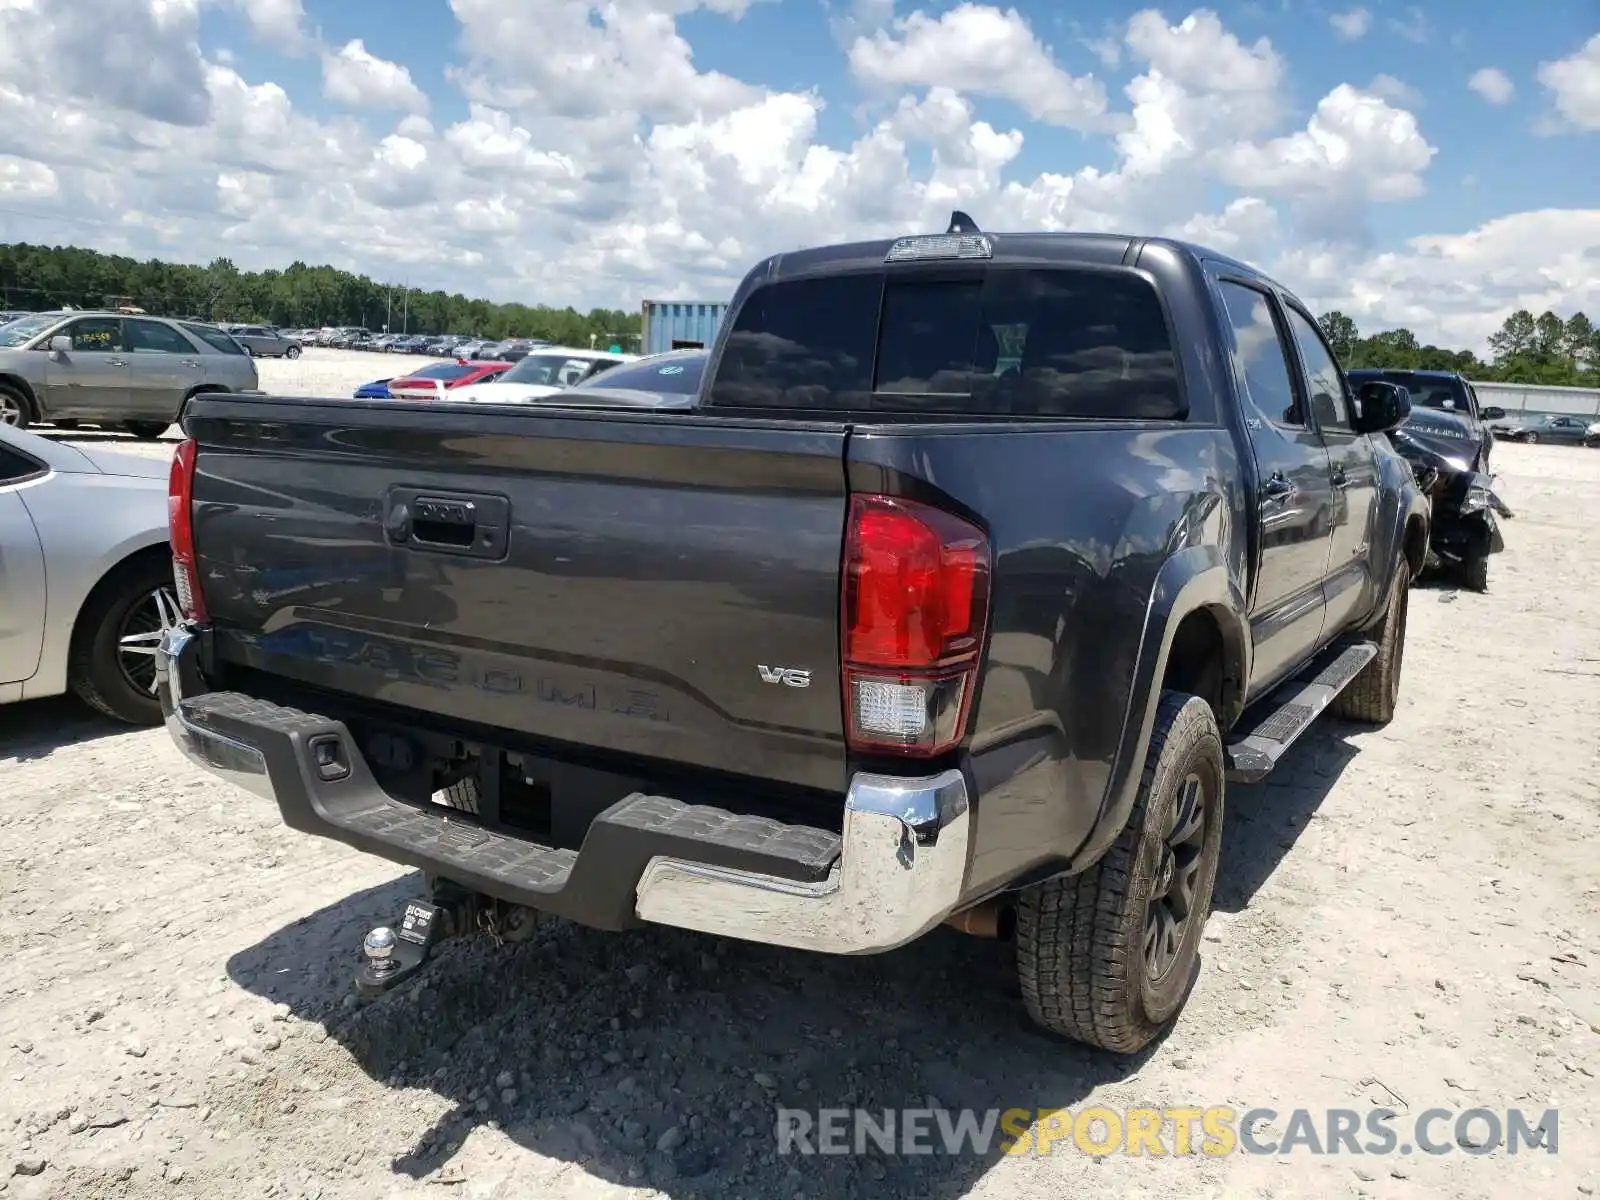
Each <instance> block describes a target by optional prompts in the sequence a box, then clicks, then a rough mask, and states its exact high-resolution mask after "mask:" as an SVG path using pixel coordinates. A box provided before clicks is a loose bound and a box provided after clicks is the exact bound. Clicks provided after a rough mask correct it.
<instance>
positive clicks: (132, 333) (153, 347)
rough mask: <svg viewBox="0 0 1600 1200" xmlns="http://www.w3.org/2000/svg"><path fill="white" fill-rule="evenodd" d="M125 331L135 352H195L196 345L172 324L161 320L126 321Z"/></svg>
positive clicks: (130, 347)
mask: <svg viewBox="0 0 1600 1200" xmlns="http://www.w3.org/2000/svg"><path fill="white" fill-rule="evenodd" d="M123 333H124V336H126V338H127V340H128V349H129V350H132V351H133V352H134V353H135V354H193V353H194V347H193V346H191V345H189V343H188V342H186V341H184V338H183V335H182V334H181V333H179V332H178V331H177V330H176V329H173V328H172V327H171V326H170V325H163V324H161V322H159V321H125V322H123Z"/></svg>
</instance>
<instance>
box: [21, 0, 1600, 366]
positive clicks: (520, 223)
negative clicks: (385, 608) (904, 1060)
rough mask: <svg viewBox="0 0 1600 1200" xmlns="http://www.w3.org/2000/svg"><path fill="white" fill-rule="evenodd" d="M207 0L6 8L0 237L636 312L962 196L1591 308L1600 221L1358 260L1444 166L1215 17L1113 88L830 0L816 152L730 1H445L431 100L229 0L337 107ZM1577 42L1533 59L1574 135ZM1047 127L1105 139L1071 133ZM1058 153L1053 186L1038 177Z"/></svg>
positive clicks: (1362, 276) (1418, 293)
mask: <svg viewBox="0 0 1600 1200" xmlns="http://www.w3.org/2000/svg"><path fill="white" fill-rule="evenodd" d="M213 2H216V3H234V2H235V0H74V3H73V4H72V5H65V4H57V3H54V2H53V0H0V196H3V197H4V200H3V204H0V238H3V239H7V240H11V239H24V238H26V239H28V240H34V241H39V240H46V241H57V242H79V243H85V244H91V245H94V246H96V247H98V248H101V249H106V250H111V251H116V252H122V253H129V254H133V255H136V256H138V257H141V258H144V257H151V256H161V257H169V258H176V259H180V260H187V261H194V260H200V261H204V260H206V259H208V258H210V257H212V256H213V255H215V254H217V253H227V254H229V255H230V257H233V258H234V259H235V261H236V262H238V263H239V264H240V265H241V266H247V267H262V266H282V265H284V264H285V263H287V262H289V261H293V260H295V259H300V260H303V261H307V262H332V263H334V264H335V265H338V266H342V267H346V268H349V269H354V270H359V271H363V272H367V273H369V274H372V275H374V276H376V277H379V278H385V279H400V278H404V279H406V280H407V281H408V282H410V283H411V284H412V285H413V286H419V285H420V286H424V287H430V288H431V287H444V288H447V289H449V290H452V291H456V290H459V291H463V292H466V293H468V294H472V295H483V296H488V297H492V298H515V299H521V300H529V301H535V302H546V303H553V304H567V303H572V304H574V305H577V306H580V307H589V306H593V305H604V306H606V307H631V306H632V305H634V304H636V303H637V301H638V300H639V299H640V298H642V296H644V295H646V294H654V295H668V296H678V297H706V296H709V297H718V296H726V295H727V294H729V292H730V291H731V290H732V288H733V286H734V285H735V283H736V282H737V280H738V278H739V277H740V276H741V275H742V274H743V273H744V271H745V270H747V269H748V268H749V267H750V266H751V265H752V264H753V263H754V262H756V261H757V260H758V259H759V258H760V257H762V256H763V255H765V254H768V253H772V252H775V251H780V250H784V249H789V248H793V247H798V246H802V245H807V244H815V243H816V242H818V241H824V240H832V239H836V238H844V237H849V238H855V237H869V236H887V235H890V234H893V233H898V232H903V231H906V230H908V229H934V228H942V227H943V223H944V221H945V220H946V218H947V217H948V215H949V212H950V210H951V209H952V208H962V209H964V210H966V211H968V212H970V213H972V214H973V215H974V216H975V217H976V218H977V220H978V221H979V222H980V224H982V225H984V226H985V227H987V228H995V229H1006V228H1010V229H1026V228H1045V229H1062V228H1074V229H1085V230H1100V231H1121V232H1150V233H1168V234H1173V235H1177V236H1182V237H1186V238H1190V239H1193V240H1197V241H1200V242H1202V243H1205V244H1209V245H1213V246H1215V247H1216V248H1217V249H1219V250H1222V251H1226V252H1228V253H1232V254H1235V255H1237V256H1238V257H1240V258H1243V259H1245V260H1246V261H1252V262H1257V263H1260V264H1261V265H1262V266H1263V267H1265V268H1267V269H1268V270H1271V271H1272V272H1273V273H1274V274H1275V275H1277V276H1278V277H1279V278H1281V279H1283V280H1284V281H1285V282H1286V283H1288V284H1289V285H1291V286H1293V287H1295V288H1296V289H1297V290H1300V291H1301V292H1302V293H1303V294H1304V295H1305V297H1306V298H1307V300H1308V301H1310V302H1313V303H1316V304H1319V305H1324V306H1331V305H1333V304H1335V303H1337V304H1338V306H1340V307H1342V308H1344V309H1345V310H1346V311H1348V312H1351V313H1352V315H1355V316H1356V317H1357V319H1358V320H1360V321H1361V323H1362V324H1363V326H1365V327H1378V326H1381V325H1383V324H1385V323H1394V322H1400V321H1405V322H1407V323H1409V324H1411V325H1412V326H1413V327H1414V328H1415V329H1416V332H1417V333H1418V336H1419V337H1424V338H1426V339H1432V340H1439V339H1446V340H1448V339H1451V338H1454V339H1455V340H1458V341H1464V340H1465V341H1470V340H1471V339H1474V338H1478V337H1481V336H1482V334H1483V333H1485V332H1487V331H1489V330H1492V329H1493V328H1494V326H1495V325H1496V324H1498V321H1499V319H1501V317H1503V313H1504V311H1509V310H1510V309H1511V308H1514V307H1518V306H1521V305H1533V306H1536V307H1538V308H1540V309H1542V308H1544V307H1555V308H1557V309H1565V310H1568V311H1570V310H1571V309H1573V308H1575V307H1578V306H1579V304H1580V303H1583V304H1587V305H1588V306H1589V308H1590V311H1597V310H1600V298H1597V297H1595V296H1594V294H1593V293H1594V289H1595V287H1596V284H1595V283H1594V282H1593V281H1594V279H1595V278H1596V276H1597V275H1600V271H1596V270H1595V264H1596V263H1600V213H1584V212H1576V213H1574V212H1560V211H1558V212H1553V213H1546V214H1538V215H1529V214H1523V215H1521V216H1515V217H1507V218H1504V219H1503V220H1502V221H1500V222H1491V223H1490V224H1489V225H1486V226H1484V227H1483V228H1482V229H1479V230H1475V231H1471V232H1469V233H1457V234H1454V235H1451V236H1448V237H1438V238H1421V239H1416V240H1415V241H1413V242H1411V243H1409V244H1407V245H1405V246H1403V247H1400V248H1399V249H1392V248H1391V249H1390V250H1389V252H1387V253H1380V254H1374V253H1373V252H1372V250H1371V248H1370V244H1371V236H1372V235H1371V233H1370V229H1369V221H1368V218H1369V215H1370V212H1371V210H1372V208H1373V206H1375V205H1382V204H1386V203H1392V202H1396V201H1404V200H1406V199H1409V198H1414V197H1416V196H1418V195H1420V194H1422V193H1423V192H1424V190H1425V184H1426V181H1427V178H1428V171H1429V169H1430V166H1431V165H1432V162H1433V158H1434V152H1433V148H1432V146H1430V145H1429V142H1428V139H1427V138H1426V136H1425V135H1424V131H1423V129H1422V127H1421V126H1420V125H1419V124H1418V122H1417V120H1416V118H1415V116H1414V115H1413V114H1412V112H1411V111H1410V108H1411V107H1413V106H1415V105H1416V103H1417V99H1416V97H1415V95H1414V93H1412V92H1411V91H1410V90H1409V89H1408V88H1407V86H1406V85H1405V84H1404V83H1402V82H1400V81H1399V80H1396V79H1393V78H1391V77H1387V76H1379V77H1378V78H1376V79H1373V80H1372V81H1371V82H1370V83H1369V84H1367V85H1366V86H1365V87H1359V86H1355V85H1353V84H1344V85H1341V86H1338V87H1334V88H1332V89H1331V90H1329V91H1328V93H1327V94H1326V95H1324V96H1322V97H1321V99H1320V100H1318V101H1316V103H1315V105H1314V107H1313V110H1312V111H1311V112H1310V114H1309V115H1308V116H1307V115H1304V114H1302V115H1299V116H1296V115H1294V109H1293V107H1292V104H1294V103H1297V102H1298V103H1304V102H1305V101H1308V100H1314V99H1315V96H1314V95H1311V96H1306V95H1304V92H1303V89H1302V88H1300V87H1295V86H1294V84H1295V83H1297V82H1299V81H1296V80H1292V79H1291V70H1292V67H1293V66H1294V64H1292V63H1290V62H1287V61H1286V60H1285V58H1284V56H1283V55H1282V54H1281V53H1280V52H1279V50H1278V49H1277V48H1276V47H1274V45H1273V44H1272V43H1271V42H1269V41H1268V40H1267V39H1265V38H1259V39H1255V40H1244V39H1241V38H1240V37H1239V36H1238V35H1237V34H1236V33H1234V32H1233V31H1232V30H1230V29H1229V28H1228V27H1227V26H1226V25H1225V24H1224V22H1223V21H1222V20H1221V18H1219V17H1218V16H1217V14H1216V13H1215V12H1212V11H1210V10H1207V9H1198V10H1196V11H1194V12H1191V13H1188V14H1187V15H1183V12H1182V10H1178V11H1176V12H1174V13H1173V14H1172V15H1171V16H1167V15H1163V14H1162V13H1159V12H1156V11H1143V12H1139V13H1136V14H1134V15H1133V16H1131V17H1130V18H1129V19H1128V20H1126V21H1125V22H1124V23H1123V24H1122V26H1121V27H1120V28H1119V29H1118V30H1117V31H1116V35H1117V36H1116V39H1115V47H1116V50H1115V54H1114V55H1113V54H1112V53H1111V50H1110V48H1109V47H1108V46H1106V45H1104V44H1100V46H1099V60H1100V61H1107V62H1109V61H1110V60H1111V59H1113V58H1115V59H1116V60H1117V61H1118V62H1119V64H1120V66H1121V68H1122V70H1123V71H1124V72H1125V76H1126V78H1127V83H1126V84H1125V86H1124V87H1123V88H1122V90H1121V91H1120V92H1115V93H1114V94H1112V95H1107V93H1106V90H1105V88H1104V86H1103V85H1102V84H1101V83H1100V82H1099V81H1098V80H1096V79H1095V78H1094V77H1093V76H1091V75H1087V74H1078V73H1076V72H1077V71H1079V70H1080V69H1081V67H1080V66H1079V65H1077V64H1079V63H1083V62H1093V61H1095V60H1094V58H1092V57H1091V55H1090V53H1089V51H1087V50H1086V49H1085V47H1084V45H1083V43H1081V42H1080V41H1076V40H1074V41H1072V42H1071V44H1070V46H1068V47H1066V52H1069V53H1071V54H1072V55H1074V56H1075V58H1074V59H1073V60H1071V61H1068V60H1065V59H1063V60H1060V61H1058V60H1057V58H1056V57H1055V56H1054V55H1053V54H1052V52H1051V51H1050V49H1049V48H1048V47H1047V46H1045V45H1044V44H1043V43H1042V42H1041V41H1040V39H1039V37H1038V36H1037V35H1036V33H1035V32H1034V31H1033V30H1031V29H1030V27H1029V26H1028V24H1027V23H1026V22H1025V21H1024V20H1023V19H1022V18H1021V17H1020V16H1019V15H1018V14H1017V13H1016V12H1014V11H1012V10H1009V9H1006V8H1003V7H991V6H985V5H979V4H973V3H965V4H961V5H960V6H959V7H956V8H954V9H951V10H949V11H945V12H943V13H942V15H929V14H928V13H927V12H916V11H911V12H909V13H908V14H907V15H904V16H903V18H902V19H900V20H894V19H893V15H892V14H893V7H892V4H890V3H888V2H887V0H856V2H855V3H853V4H851V5H850V6H849V7H848V8H846V7H844V6H843V0H835V9H834V10H833V11H832V12H831V13H830V14H829V15H830V16H834V17H838V15H839V14H841V13H842V14H844V15H845V17H848V19H850V20H853V21H857V22H859V24H858V25H855V26H852V27H851V28H850V30H849V35H850V36H849V40H848V42H847V44H846V46H845V47H844V49H845V50H846V52H847V57H848V61H849V63H850V66H851V69H852V71H853V72H854V73H855V75H856V77H857V79H859V80H860V81H861V82H862V83H864V84H867V85H869V87H870V88H871V89H872V90H873V92H874V93H875V94H876V95H877V96H878V97H879V99H880V103H878V104H876V105H875V106H874V107H873V108H872V109H870V110H868V112H867V113H866V114H865V115H864V116H862V117H861V118H860V122H861V123H860V126H859V128H858V129H857V131H856V133H855V134H854V135H853V136H846V137H837V136H836V137H831V138H830V137H825V136H824V134H823V132H822V131H823V130H824V129H826V128H828V127H829V126H830V125H831V124H835V123H833V122H828V121H827V120H826V119H825V118H827V117H829V116H832V115H833V114H830V113H828V112H827V108H826V105H827V102H828V100H829V99H830V97H828V96H825V95H824V94H823V93H822V92H821V91H820V90H781V89H778V88H774V87H769V86H764V85H763V84H761V83H760V82H759V81H756V80H752V79H745V78H739V77H736V76H735V75H732V74H728V73H724V72H717V71H708V70H702V69H701V68H700V66H699V65H697V64H696V61H695V55H694V48H693V46H692V45H691V44H690V41H689V39H688V38H687V37H685V36H684V33H683V30H682V29H681V28H680V24H681V23H682V19H683V18H684V17H685V16H686V14H689V13H692V12H696V11H699V12H700V13H701V14H702V17H703V16H704V15H705V14H706V13H714V14H719V15H721V16H723V17H725V18H728V19H737V18H738V17H739V16H740V14H742V13H743V12H744V10H745V3H746V0H710V3H697V0H608V3H606V5H605V6H604V7H602V8H599V9H593V8H590V7H589V6H587V5H586V4H585V3H583V2H582V0H525V2H522V3H518V4H505V3H503V0H452V8H453V11H454V13H455V15H456V18H457V20H458V22H459V23H460V26H461V46H460V48H459V53H456V54H455V55H454V57H453V59H451V60H450V61H449V70H448V74H447V76H446V80H445V81H444V82H443V83H442V84H441V86H442V88H443V89H444V90H443V91H440V92H436V94H435V95H434V96H433V97H432V102H431V103H430V102H429V98H427V97H424V96H423V94H422V91H421V89H420V88H419V87H418V83H417V80H416V79H413V78H412V77H411V75H410V74H409V72H408V70H407V65H406V64H405V63H404V62H395V63H387V62H384V61H383V60H381V59H379V58H376V57H375V56H373V55H372V54H371V53H370V52H369V51H367V49H366V47H365V45H364V44H362V43H360V42H355V43H351V44H349V45H346V46H345V47H344V48H343V49H339V48H337V47H332V48H329V47H323V46H321V45H320V43H319V41H317V40H316V39H317V38H319V37H320V35H318V34H315V33H307V32H306V28H307V24H308V23H307V22H306V20H305V18H304V15H303V13H302V11H301V9H300V6H299V5H298V4H297V3H294V2H293V0H273V2H272V3H268V4H258V5H254V6H253V7H250V8H247V9H241V11H245V12H247V13H252V14H254V16H253V18H252V19H253V24H252V29H253V31H254V36H255V38H256V39H257V40H258V41H261V42H264V43H266V44H268V45H272V46H273V47H274V48H276V49H292V48H294V47H295V46H301V47H309V48H312V49H315V50H316V51H317V52H318V54H319V55H325V56H326V57H327V59H328V60H329V61H328V63H327V66H328V67H329V71H328V79H327V81H326V83H327V87H328V90H329V94H330V96H332V97H333V98H334V100H335V102H336V107H335V111H334V112H333V114H332V115H327V114H326V106H325V105H323V104H321V103H320V102H319V101H318V98H317V97H316V96H315V95H314V94H312V95H308V94H306V93H305V92H304V91H302V90H301V89H303V88H304V87H305V86H306V85H305V84H304V83H302V82H298V79H299V71H298V70H297V71H296V72H295V73H294V74H286V75H280V74H278V73H277V71H276V70H275V68H274V64H275V63H276V62H277V61H278V60H277V59H275V58H272V57H270V56H269V57H267V58H265V59H263V58H262V57H261V56H260V55H259V54H258V55H256V56H255V57H254V58H252V57H250V56H248V55H246V54H245V53H244V51H243V49H242V48H240V53H239V55H238V57H237V58H236V59H235V60H234V61H232V62H231V63H225V62H224V61H223V58H222V56H221V54H220V53H219V52H218V48H217V47H214V46H211V45H208V44H204V43H202V41H201V39H202V37H203V36H204V34H203V30H202V28H201V24H200V22H199V20H198V16H197V10H196V5H198V4H200V3H213ZM238 2H240V3H242V2H243V0H238ZM273 14H275V15H273ZM1347 15H1348V14H1347ZM113 21H115V22H118V24H117V25H116V27H117V28H119V29H126V30H129V31H131V32H130V33H129V35H128V37H127V38H126V39H125V44H124V43H123V42H119V43H118V44H116V45H114V46H112V47H110V48H105V47H102V48H101V49H100V50H99V51H97V53H98V57H95V58H92V59H91V61H92V65H93V69H92V70H90V69H82V70H80V69H79V68H78V67H77V66H76V65H74V64H69V63H66V61H65V60H63V59H58V58H53V57H52V58H46V59H36V58H35V57H34V56H33V55H32V49H33V48H36V47H46V48H52V49H54V48H60V47H69V48H70V47H72V46H75V45H78V44H79V41H78V40H75V39H82V38H84V37H85V36H86V34H85V32H84V31H85V30H87V29H90V28H95V27H99V28H104V27H106V26H107V25H108V24H109V23H111V22H113ZM685 27H686V26H685ZM837 28H840V27H838V26H836V29H837ZM273 31H276V32H275V33H274V32H273ZM1085 32H1089V31H1085ZM1093 32H1095V33H1100V34H1104V33H1105V32H1106V31H1105V30H1095V31H1093ZM280 35H281V40H280V41H276V42H275V41H274V40H273V39H274V38H275V37H279V36H280ZM296 38H300V39H303V40H298V41H297V40H296ZM19 39H25V40H19ZM24 45H25V46H27V47H29V48H30V53H29V56H28V57H27V58H26V60H24V59H23V58H22V57H21V54H20V51H19V50H18V47H19V46H24ZM530 47H538V52H537V53H534V52H530ZM1589 52H1590V51H1589V50H1587V49H1586V50H1584V51H1582V52H1580V54H1579V55H1578V56H1575V57H1574V58H1573V59H1569V60H1566V61H1565V62H1564V63H1550V64H1547V65H1546V68H1545V70H1544V71H1543V72H1542V73H1541V76H1540V79H1541V82H1542V83H1543V84H1544V85H1545V86H1546V87H1547V88H1549V89H1550V91H1551V93H1552V96H1553V98H1554V104H1555V110H1556V111H1558V112H1560V113H1561V114H1562V115H1563V120H1565V121H1566V122H1567V123H1568V124H1569V125H1572V126H1580V125H1581V124H1582V122H1583V120H1584V119H1585V118H1584V117H1583V114H1584V113H1585V112H1587V111H1590V110H1589V109H1586V108H1585V100H1584V97H1585V95H1586V93H1585V91H1584V80H1585V78H1587V77H1586V76H1585V75H1584V74H1583V72H1582V69H1581V68H1582V65H1583V59H1582V56H1583V54H1587V53H1589ZM1596 52H1600V50H1597V51H1596ZM38 61H45V62H50V63H53V64H55V65H54V66H53V67H52V69H51V70H48V71H46V70H42V69H40V68H39V67H38V66H37V65H36V63H37V62H38ZM263 62H264V63H265V64H266V65H264V66H263V65H262V64H263ZM247 64H249V65H247ZM1574 64H1576V65H1574ZM301 70H303V68H301ZM1371 70H1372V68H1371V67H1369V68H1368V70H1367V71H1366V72H1363V77H1365V75H1366V74H1368V73H1370V71H1371ZM289 80H295V81H296V82H293V83H290V84H288V85H287V86H286V85H285V82H284V81H289ZM311 86H312V87H313V88H314V87H315V86H316V85H315V83H313V84H311ZM995 101H1002V102H1004V103H1000V104H996V103H994V102H995ZM346 110H348V111H346ZM430 114H431V119H430ZM1029 117H1032V118H1033V123H1032V124H1030V123H1029V121H1028V118H1029ZM1051 125H1054V126H1058V127H1060V128H1048V127H1047V126H1051ZM1061 128H1070V129H1076V130H1079V131H1084V132H1090V133H1094V134H1096V135H1097V136H1095V137H1094V138H1092V139H1090V145H1089V147H1088V148H1087V149H1086V150H1080V149H1079V148H1078V139H1077V138H1075V137H1070V136H1066V135H1063V134H1062V133H1061V131H1060V129H1061ZM38 130H48V131H49V136H48V137H46V138H41V137H39V136H38V135H37V131H38ZM1041 146H1042V147H1043V148H1044V152H1045V153H1046V154H1047V155H1048V158H1045V159H1044V161H1045V162H1047V163H1049V164H1050V167H1049V169H1047V170H1044V171H1042V172H1041V171H1040V170H1039V169H1038V168H1037V167H1034V168H1028V167H1026V166H1025V164H1028V163H1029V162H1030V161H1039V160H1040V158H1041V155H1040V153H1039V150H1040V147H1041ZM329 163H336V164H338V170H329V169H328V164H329ZM1056 164H1059V165H1056ZM1586 272H1587V273H1586ZM1430 314H1436V315H1430Z"/></svg>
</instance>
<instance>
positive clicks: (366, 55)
mask: <svg viewBox="0 0 1600 1200" xmlns="http://www.w3.org/2000/svg"><path fill="white" fill-rule="evenodd" d="M322 91H323V94H324V95H326V96H327V97H328V99H330V100H335V101H337V102H338V103H340V104H348V105H351V106H352V107H356V108H399V109H404V110H406V111H408V112H423V111H425V110H426V109H427V107H428V98H427V97H426V96H424V95H423V94H422V89H421V88H419V87H418V86H417V85H416V84H415V83H413V82H412V80H411V72H410V71H408V70H407V69H406V68H405V67H403V66H401V65H400V64H399V63H394V62H390V61H389V60H388V59H386V58H378V57H377V56H376V55H374V54H371V53H370V52H368V50H367V47H366V45H365V43H363V42H362V40H361V39H360V38H356V39H354V40H353V41H349V42H346V43H345V44H344V47H343V48H342V49H341V50H340V51H339V52H338V53H337V54H329V53H324V54H323V56H322Z"/></svg>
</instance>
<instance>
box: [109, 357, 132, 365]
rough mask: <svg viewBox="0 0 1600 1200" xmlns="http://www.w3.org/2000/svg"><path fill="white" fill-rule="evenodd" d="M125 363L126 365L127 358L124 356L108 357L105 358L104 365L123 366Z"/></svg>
mask: <svg viewBox="0 0 1600 1200" xmlns="http://www.w3.org/2000/svg"><path fill="white" fill-rule="evenodd" d="M127 365H128V360H127V359H125V358H108V359H106V366H108V367H125V366H127Z"/></svg>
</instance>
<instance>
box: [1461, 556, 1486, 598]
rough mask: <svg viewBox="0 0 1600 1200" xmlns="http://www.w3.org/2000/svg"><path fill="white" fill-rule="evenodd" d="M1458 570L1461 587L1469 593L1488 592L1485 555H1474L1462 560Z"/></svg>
mask: <svg viewBox="0 0 1600 1200" xmlns="http://www.w3.org/2000/svg"><path fill="white" fill-rule="evenodd" d="M1460 570H1461V586H1462V587H1464V588H1466V589H1467V590H1468V591H1469V592H1487V591H1488V590H1489V559H1488V557H1487V556H1486V555H1482V554H1475V555H1473V556H1472V557H1470V558H1464V559H1462V560H1461V567H1460Z"/></svg>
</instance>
